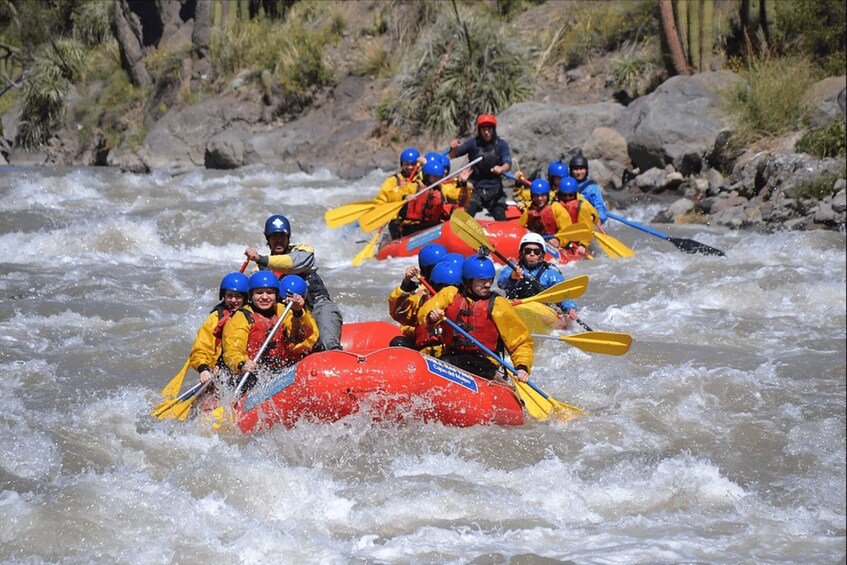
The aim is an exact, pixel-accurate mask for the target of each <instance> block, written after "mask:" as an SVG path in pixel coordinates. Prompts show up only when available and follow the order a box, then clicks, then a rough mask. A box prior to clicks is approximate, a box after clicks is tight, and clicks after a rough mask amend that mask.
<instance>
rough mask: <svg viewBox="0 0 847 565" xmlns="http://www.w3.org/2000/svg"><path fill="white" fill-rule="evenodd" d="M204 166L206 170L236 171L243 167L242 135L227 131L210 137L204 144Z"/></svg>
mask: <svg viewBox="0 0 847 565" xmlns="http://www.w3.org/2000/svg"><path fill="white" fill-rule="evenodd" d="M205 164H206V168H207V169H236V168H238V167H240V166H241V165H243V164H244V140H243V139H242V134H241V133H240V132H237V131H235V130H227V131H223V132H221V133H218V134H215V135H214V136H212V138H211V139H210V140H209V142H208V143H207V144H206V156H205Z"/></svg>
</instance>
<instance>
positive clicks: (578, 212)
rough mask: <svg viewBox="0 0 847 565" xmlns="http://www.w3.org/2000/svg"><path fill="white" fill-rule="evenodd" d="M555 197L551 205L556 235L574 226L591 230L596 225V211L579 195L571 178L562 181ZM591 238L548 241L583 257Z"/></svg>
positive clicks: (597, 215)
mask: <svg viewBox="0 0 847 565" xmlns="http://www.w3.org/2000/svg"><path fill="white" fill-rule="evenodd" d="M556 196H557V198H556V202H554V203H553V204H552V205H551V209H552V211H553V215H554V216H555V218H556V233H559V232H561V231H562V230H564V229H565V228H567V227H570V226H572V225H575V224H583V225H585V226H587V227H590V228H592V230H593V229H594V228H595V226H596V225H597V224H598V222H599V214H598V213H597V210H596V209H595V208H594V206H592V205H591V203H590V202H589V201H588V200H586V199H585V198H583V197H582V195H580V194H579V190H578V188H577V182H576V180H574V179H573V178H572V177H565V178H563V179H562V181H561V182H560V183H559V190H558V192H557V193H556ZM592 237H593V236H592V235H589V236H588V237H585V238H583V239H580V240H578V241H559V240H558V238H551V239H550V240H549V241H550V243H551V244H552V245H554V246H560V247H563V248H565V249H568V250H569V251H573V252H575V253H577V254H579V255H583V256H584V255H587V253H588V252H587V249H588V246H589V245H591V239H592Z"/></svg>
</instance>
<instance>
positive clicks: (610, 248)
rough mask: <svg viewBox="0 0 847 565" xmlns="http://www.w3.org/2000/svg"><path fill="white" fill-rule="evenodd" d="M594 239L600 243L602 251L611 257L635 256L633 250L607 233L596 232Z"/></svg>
mask: <svg viewBox="0 0 847 565" xmlns="http://www.w3.org/2000/svg"><path fill="white" fill-rule="evenodd" d="M594 239H596V240H597V243H598V244H600V249H602V250H603V253H605V254H606V255H608V256H609V257H611V258H613V259H618V258H621V257H635V251H633V250H632V249H630V248H629V247H627V246H626V245H624V244H623V243H622V242H620V241H619V240H617V239H615V238H614V237H612V236H610V235H609V234H606V233H600V232H597V233H595V234H594Z"/></svg>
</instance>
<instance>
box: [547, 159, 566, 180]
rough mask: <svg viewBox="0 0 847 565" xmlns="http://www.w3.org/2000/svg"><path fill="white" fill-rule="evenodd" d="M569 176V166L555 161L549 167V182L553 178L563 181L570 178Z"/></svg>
mask: <svg viewBox="0 0 847 565" xmlns="http://www.w3.org/2000/svg"><path fill="white" fill-rule="evenodd" d="M568 174H569V173H568V166H567V165H565V164H564V163H562V162H561V161H553V162H552V163H550V166H549V167H547V180H550V179H552V178H553V177H559V178H560V179H563V178H565V177H566V176H568Z"/></svg>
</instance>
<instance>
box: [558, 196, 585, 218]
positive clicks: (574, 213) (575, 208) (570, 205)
mask: <svg viewBox="0 0 847 565" xmlns="http://www.w3.org/2000/svg"><path fill="white" fill-rule="evenodd" d="M559 204H561V205H562V208H564V209H565V210H567V212H568V214H570V216H571V222H573V223H575V224H577V223H579V204H580V202H579V199H576V198H575V199H573V200H568V201H567V202H564V201H562V200H559Z"/></svg>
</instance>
